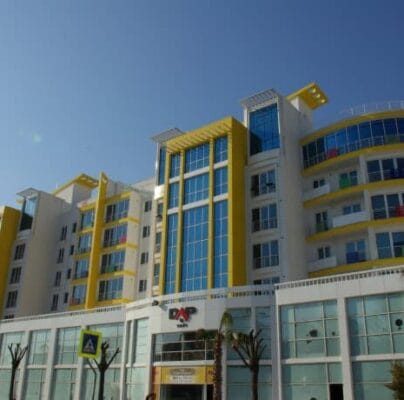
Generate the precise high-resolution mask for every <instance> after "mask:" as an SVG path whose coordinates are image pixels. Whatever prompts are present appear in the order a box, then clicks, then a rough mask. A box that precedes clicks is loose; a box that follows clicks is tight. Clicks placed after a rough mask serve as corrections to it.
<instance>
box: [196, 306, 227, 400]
mask: <svg viewBox="0 0 404 400" xmlns="http://www.w3.org/2000/svg"><path fill="white" fill-rule="evenodd" d="M232 323H233V319H232V316H231V314H230V313H228V312H227V311H225V312H224V313H223V315H222V318H221V319H220V324H219V328H218V329H217V330H215V331H206V330H205V329H200V330H199V331H198V336H199V337H200V338H202V339H204V340H213V400H222V383H223V368H222V360H223V343H224V342H226V341H228V340H230V338H231V331H230V328H231V325H232Z"/></svg>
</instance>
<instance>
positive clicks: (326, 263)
mask: <svg viewBox="0 0 404 400" xmlns="http://www.w3.org/2000/svg"><path fill="white" fill-rule="evenodd" d="M336 266H337V257H335V256H331V257H327V258H322V259H320V260H315V261H311V262H309V263H308V267H309V271H310V272H313V271H318V270H321V269H325V268H333V267H336Z"/></svg>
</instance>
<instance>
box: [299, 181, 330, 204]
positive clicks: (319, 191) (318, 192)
mask: <svg viewBox="0 0 404 400" xmlns="http://www.w3.org/2000/svg"><path fill="white" fill-rule="evenodd" d="M330 191H331V187H330V184H329V183H326V184H325V185H322V186H319V187H318V188H315V189H312V190H307V191H305V192H304V193H303V201H307V200H311V199H314V198H316V197H319V196H322V195H324V194H327V193H330Z"/></svg>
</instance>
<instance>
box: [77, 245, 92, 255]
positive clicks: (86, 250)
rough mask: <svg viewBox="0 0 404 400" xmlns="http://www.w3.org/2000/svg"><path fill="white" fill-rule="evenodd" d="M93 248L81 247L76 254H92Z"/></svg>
mask: <svg viewBox="0 0 404 400" xmlns="http://www.w3.org/2000/svg"><path fill="white" fill-rule="evenodd" d="M90 251H91V247H79V248H78V249H77V250H76V254H85V253H90Z"/></svg>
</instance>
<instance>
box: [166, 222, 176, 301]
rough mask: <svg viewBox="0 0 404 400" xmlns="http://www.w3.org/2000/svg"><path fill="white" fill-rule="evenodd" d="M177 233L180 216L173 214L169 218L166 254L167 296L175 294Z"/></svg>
mask: <svg viewBox="0 0 404 400" xmlns="http://www.w3.org/2000/svg"><path fill="white" fill-rule="evenodd" d="M177 231H178V214H171V215H169V216H168V218H167V254H166V276H165V288H164V292H165V294H170V293H174V292H175V269H176V263H177Z"/></svg>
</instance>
